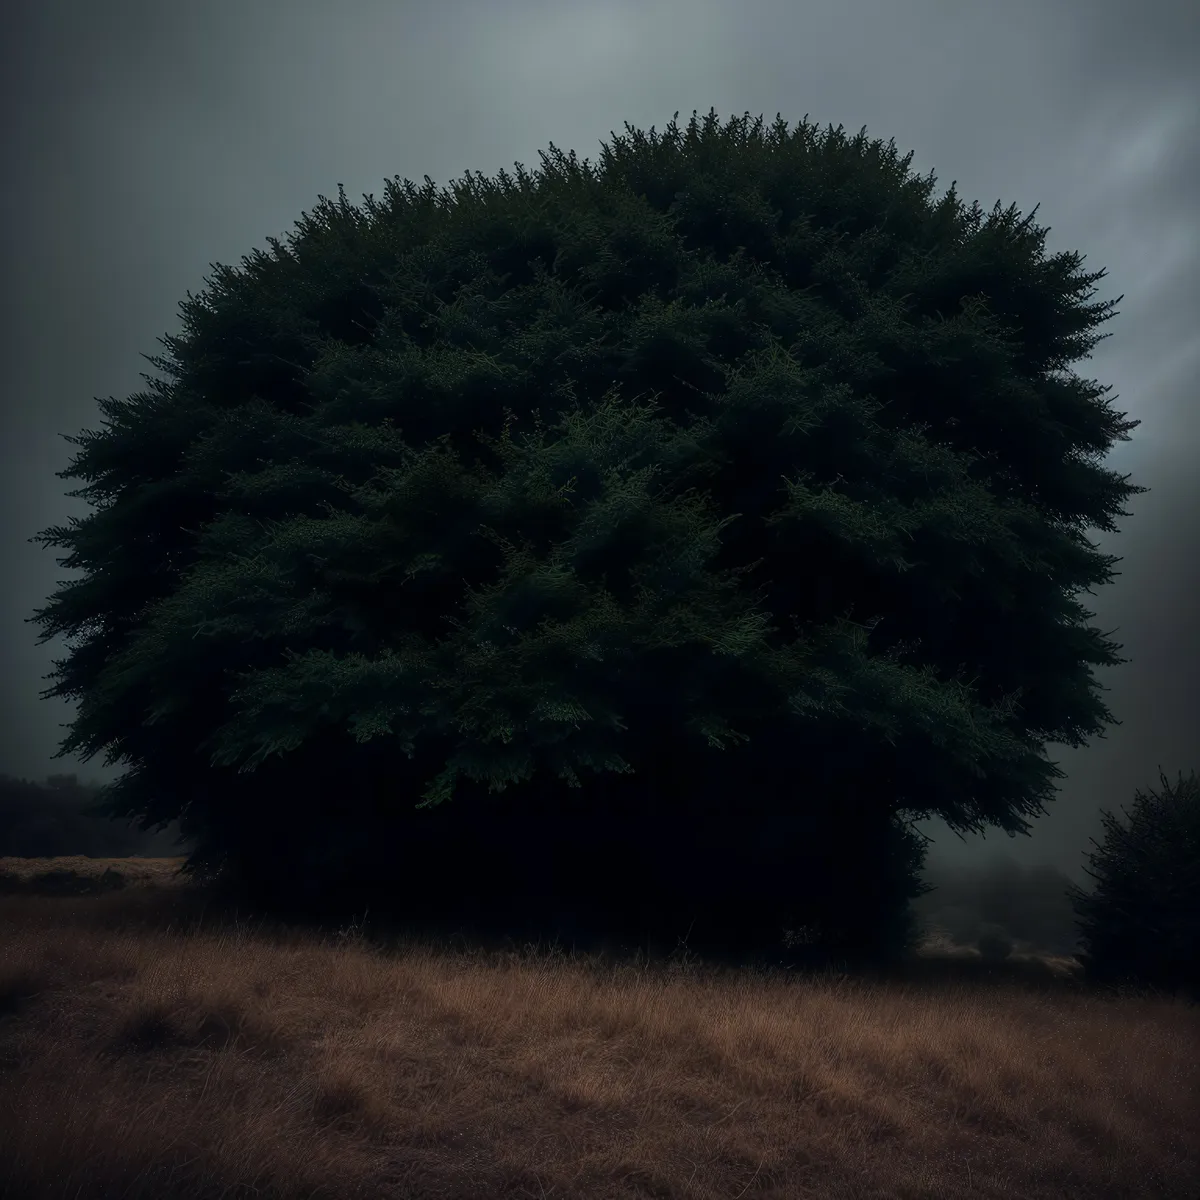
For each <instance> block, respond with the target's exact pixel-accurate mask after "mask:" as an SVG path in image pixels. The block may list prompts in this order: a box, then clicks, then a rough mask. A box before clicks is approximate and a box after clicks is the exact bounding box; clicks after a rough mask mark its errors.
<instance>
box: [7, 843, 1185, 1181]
mask: <svg viewBox="0 0 1200 1200" xmlns="http://www.w3.org/2000/svg"><path fill="white" fill-rule="evenodd" d="M180 861H181V860H177V859H125V860H92V859H56V860H12V859H9V860H0V878H3V879H5V880H7V883H6V885H5V889H4V894H0V1196H4V1197H14V1198H15V1197H21V1198H25V1197H45V1198H47V1200H50V1198H59V1197H61V1198H63V1200H67V1198H70V1200H93V1198H96V1200H98V1198H100V1197H105V1198H110V1197H111V1198H116V1197H121V1198H122V1200H142V1198H145V1200H149V1198H150V1197H154V1198H156V1200H158V1198H163V1197H179V1198H181V1200H190V1198H196V1200H199V1198H201V1197H204V1198H209V1197H211V1198H212V1200H217V1198H218V1197H222V1198H224V1200H241V1198H249V1197H257V1198H259V1200H269V1198H279V1200H283V1198H287V1200H292V1198H296V1200H299V1198H301V1197H305V1198H311V1200H317V1198H324V1200H350V1198H352V1197H378V1198H380V1200H383V1198H392V1197H397V1198H399V1197H413V1198H417V1197H420V1198H434V1197H447V1198H450V1197H453V1198H455V1200H467V1198H471V1200H478V1198H490V1197H496V1198H501V1197H513V1198H516V1197H522V1198H526V1197H527V1198H530V1200H549V1198H554V1200H567V1198H569V1197H596V1198H598V1200H603V1198H610V1197H611V1198H616V1197H628V1198H633V1197H647V1198H649V1197H655V1198H657V1200H668V1198H673V1197H678V1198H681V1200H682V1198H684V1197H696V1198H708V1197H711V1198H713V1200H716V1198H717V1197H721V1198H722V1200H750V1198H764V1197H777V1198H780V1200H783V1198H787V1200H800V1198H805V1197H820V1198H823V1200H825V1198H828V1200H843V1198H844V1200H851V1198H853V1200H859V1198H862V1200H867V1198H879V1200H883V1198H888V1200H891V1198H908V1200H916V1198H918V1197H928V1198H930V1200H933V1198H937V1200H960V1198H961V1200H967V1198H968V1197H969V1198H972V1200H984V1198H993V1200H1001V1198H1003V1200H1020V1198H1022V1197H1028V1198H1031V1200H1032V1198H1034V1197H1037V1198H1041V1197H1060V1198H1062V1200H1088V1198H1097V1200H1099V1198H1101V1197H1103V1198H1106V1200H1107V1198H1116V1197H1129V1198H1132V1197H1147V1198H1150V1197H1153V1198H1154V1200H1175V1198H1178V1200H1196V1198H1197V1197H1198V1196H1200V1138H1197V1137H1196V1131H1197V1130H1200V1066H1198V1064H1200V1009H1198V1008H1196V1007H1194V1006H1191V1007H1189V1006H1188V1005H1187V1004H1185V1003H1184V1002H1183V1001H1181V1000H1176V999H1173V998H1169V997H1161V996H1146V995H1135V994H1125V995H1120V996H1114V995H1110V994H1101V993H1098V992H1095V991H1092V990H1089V989H1088V988H1086V987H1084V986H1083V985H1082V984H1081V983H1080V982H1078V980H1075V979H1073V978H1072V976H1071V970H1070V968H1071V964H1070V963H1068V962H1053V963H1046V962H1045V961H1038V960H1022V961H1018V962H1016V963H1013V964H1012V965H1011V966H1009V967H1008V968H1007V969H1005V970H1001V969H1000V968H985V965H984V964H982V963H981V962H980V961H979V960H978V958H977V957H974V958H973V957H972V955H971V954H967V953H962V952H959V953H954V952H953V949H952V948H951V947H948V946H946V945H945V944H941V945H936V944H933V943H932V942H931V944H930V945H929V946H927V947H926V949H925V950H924V951H923V953H922V956H921V957H920V958H919V959H917V960H914V962H913V963H911V964H910V965H909V967H908V968H907V969H906V970H905V971H904V972H903V973H902V974H900V975H898V976H897V978H895V979H888V980H881V979H875V980H866V979H853V978H849V977H843V976H837V975H834V974H826V975H823V976H821V977H818V978H813V977H809V978H799V977H797V976H795V975H792V974H787V973H784V972H782V971H778V972H765V971H760V972H747V971H740V972H738V971H732V970H723V971H722V970H717V969H710V968H706V967H704V966H702V965H698V964H695V963H694V962H688V961H687V960H686V957H685V958H684V959H683V960H675V961H671V962H663V963H649V962H646V961H645V960H644V959H638V960H634V961H630V960H623V959H621V958H619V957H617V956H611V955H610V956H605V957H600V956H596V957H593V958H590V959H583V958H580V957H576V956H573V955H570V954H565V953H563V952H562V951H561V950H547V949H544V948H532V947H531V948H514V949H512V950H509V951H502V950H499V949H497V948H495V947H490V948H488V947H478V946H475V947H464V946H460V945H458V944H457V943H454V942H452V941H449V940H447V941H444V942H437V943H435V942H429V941H425V942H421V941H417V940H415V939H411V938H410V939H408V940H401V941H397V940H395V939H393V940H391V941H389V942H386V943H379V942H373V941H371V940H369V939H366V938H364V937H363V936H362V934H361V933H359V934H357V935H356V934H355V932H354V931H352V930H351V931H346V933H345V934H344V935H342V936H338V935H333V934H330V935H327V936H324V937H321V936H318V935H317V934H315V933H311V932H307V933H304V932H298V931H291V930H287V929H285V928H282V927H269V926H266V925H256V924H246V923H245V922H244V921H240V920H239V919H238V918H237V917H236V914H230V913H226V912H223V911H220V910H217V909H214V908H213V906H212V905H211V904H209V903H208V902H207V900H206V897H205V895H204V893H203V892H202V891H201V890H200V889H197V888H195V887H192V886H190V885H184V884H181V883H179V882H178V881H177V880H176V879H175V878H174V872H175V869H176V867H177V866H178V864H179V862H180ZM50 869H55V870H58V871H60V872H63V871H65V872H70V871H74V872H76V874H77V875H78V876H83V877H91V878H96V877H100V876H102V875H103V873H104V872H105V871H106V870H110V871H115V872H117V873H119V874H120V875H121V876H122V877H123V879H124V884H125V885H124V886H123V887H113V888H105V889H102V890H100V891H98V892H96V893H95V894H79V895H73V894H70V890H71V886H72V881H73V880H72V876H71V875H70V874H60V875H59V876H57V877H56V876H53V875H52V876H50V877H49V878H48V879H47V878H43V879H42V880H41V882H40V883H39V884H38V885H37V886H36V887H34V886H33V885H31V884H30V883H29V882H28V881H29V880H30V879H32V878H33V876H35V875H38V874H40V873H44V872H46V871H47V870H50ZM107 878H108V880H110V881H111V882H113V883H115V882H117V881H116V880H115V878H114V876H113V875H112V874H109V875H108V876H107ZM54 890H57V891H58V892H59V893H60V894H46V893H47V892H49V891H54Z"/></svg>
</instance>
